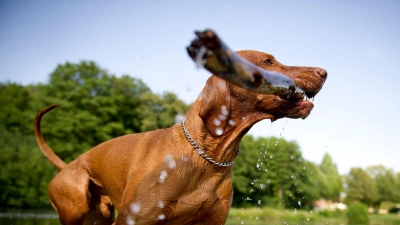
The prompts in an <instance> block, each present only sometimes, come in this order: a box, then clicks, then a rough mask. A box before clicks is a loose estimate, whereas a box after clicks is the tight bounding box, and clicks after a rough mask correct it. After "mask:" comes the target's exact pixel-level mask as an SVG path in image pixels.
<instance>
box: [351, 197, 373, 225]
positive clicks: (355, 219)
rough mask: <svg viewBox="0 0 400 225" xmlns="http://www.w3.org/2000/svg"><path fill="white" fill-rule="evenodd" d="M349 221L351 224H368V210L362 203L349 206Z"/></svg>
mask: <svg viewBox="0 0 400 225" xmlns="http://www.w3.org/2000/svg"><path fill="white" fill-rule="evenodd" d="M347 221H348V223H349V224H352V225H353V224H368V223H369V218H368V210H367V207H366V206H365V205H364V204H362V203H359V202H358V203H354V204H351V205H350V206H349V209H348V211H347Z"/></svg>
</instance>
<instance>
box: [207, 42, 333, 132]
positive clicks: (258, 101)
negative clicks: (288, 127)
mask: <svg viewBox="0 0 400 225" xmlns="http://www.w3.org/2000/svg"><path fill="white" fill-rule="evenodd" d="M237 53H238V54H239V55H240V56H241V57H243V58H245V59H246V60H248V61H249V62H251V63H253V64H254V65H256V66H258V67H261V68H262V69H265V70H268V71H275V72H278V73H280V74H283V75H286V76H288V77H290V78H292V79H293V80H294V82H295V84H296V86H298V87H299V88H301V89H302V90H303V91H304V94H305V95H301V94H298V93H297V94H293V95H290V96H289V97H287V96H278V95H273V94H260V93H256V92H252V91H249V90H246V89H244V88H242V87H238V86H236V85H233V84H231V83H229V82H227V81H225V80H223V79H221V78H218V77H217V76H212V77H211V78H210V79H209V80H208V81H207V86H208V87H209V90H205V91H203V93H202V95H206V96H203V98H202V99H203V100H202V107H201V111H200V117H201V118H203V121H204V122H205V124H206V125H207V126H206V127H207V130H208V131H209V132H210V133H212V134H214V135H215V136H219V134H218V132H215V130H217V129H218V127H219V128H222V130H225V128H226V127H227V126H228V125H229V124H231V125H232V124H237V122H238V121H241V120H247V121H252V122H251V123H255V122H257V121H260V120H262V119H271V121H275V120H277V119H280V118H283V117H288V118H294V119H297V118H302V119H305V118H306V117H308V115H309V114H310V112H311V110H312V109H313V107H314V104H313V103H312V102H311V101H310V99H312V98H314V97H315V96H316V95H317V93H318V92H319V91H320V90H321V88H322V86H323V85H324V82H325V80H326V78H327V72H326V71H325V70H324V69H321V68H317V67H299V66H286V65H283V64H281V63H280V62H278V61H277V60H276V59H275V57H274V56H272V55H270V54H267V53H263V52H258V51H251V50H244V51H239V52H237ZM211 89H212V90H213V91H211Z"/></svg>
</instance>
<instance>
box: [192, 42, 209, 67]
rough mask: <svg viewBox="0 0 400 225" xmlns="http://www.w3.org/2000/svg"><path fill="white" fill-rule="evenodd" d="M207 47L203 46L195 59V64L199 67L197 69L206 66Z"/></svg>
mask: <svg viewBox="0 0 400 225" xmlns="http://www.w3.org/2000/svg"><path fill="white" fill-rule="evenodd" d="M206 51H207V49H206V47H204V46H201V47H200V49H199V51H198V52H197V54H196V57H195V58H194V62H195V63H196V65H197V68H203V67H204V65H205V64H206V60H205V59H203V57H204V55H205V54H206Z"/></svg>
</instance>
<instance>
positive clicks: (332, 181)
mask: <svg viewBox="0 0 400 225" xmlns="http://www.w3.org/2000/svg"><path fill="white" fill-rule="evenodd" d="M319 168H320V170H321V172H322V173H323V174H324V176H325V177H326V178H325V180H326V181H325V182H326V184H325V186H324V188H322V189H321V197H323V198H325V199H328V200H332V201H336V202H337V201H339V199H340V193H341V192H342V189H343V184H342V176H340V174H339V173H338V170H337V166H336V164H335V163H334V162H333V161H332V158H331V156H330V155H329V154H325V155H324V158H323V159H322V162H321V164H320V165H319Z"/></svg>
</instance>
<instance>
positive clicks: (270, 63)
mask: <svg viewBox="0 0 400 225" xmlns="http://www.w3.org/2000/svg"><path fill="white" fill-rule="evenodd" d="M264 63H265V64H267V65H272V62H271V60H269V59H266V60H264Z"/></svg>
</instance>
